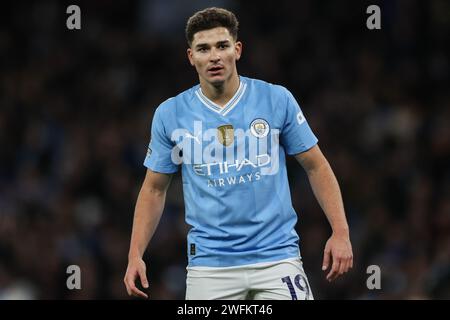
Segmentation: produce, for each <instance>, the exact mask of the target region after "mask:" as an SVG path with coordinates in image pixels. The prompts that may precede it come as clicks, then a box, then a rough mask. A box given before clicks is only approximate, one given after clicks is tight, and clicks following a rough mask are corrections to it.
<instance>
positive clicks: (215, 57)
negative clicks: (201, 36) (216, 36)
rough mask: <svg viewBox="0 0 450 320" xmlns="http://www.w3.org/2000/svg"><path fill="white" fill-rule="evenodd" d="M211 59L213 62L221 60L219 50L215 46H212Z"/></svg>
mask: <svg viewBox="0 0 450 320" xmlns="http://www.w3.org/2000/svg"><path fill="white" fill-rule="evenodd" d="M209 60H210V61H211V62H218V61H220V55H219V51H218V50H216V49H215V48H212V49H211V51H210V56H209Z"/></svg>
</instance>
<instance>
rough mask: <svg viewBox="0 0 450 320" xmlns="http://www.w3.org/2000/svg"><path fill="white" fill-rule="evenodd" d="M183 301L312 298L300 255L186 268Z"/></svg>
mask: <svg viewBox="0 0 450 320" xmlns="http://www.w3.org/2000/svg"><path fill="white" fill-rule="evenodd" d="M186 269H187V271H188V272H187V279H186V300H216V299H219V300H243V299H254V300H313V299H314V297H313V294H312V292H311V287H310V286H309V283H308V278H307V277H306V274H305V271H304V270H303V263H302V261H301V259H300V258H291V259H286V260H281V261H275V262H264V263H257V264H251V265H245V266H238V267H225V268H212V267H187V268H186Z"/></svg>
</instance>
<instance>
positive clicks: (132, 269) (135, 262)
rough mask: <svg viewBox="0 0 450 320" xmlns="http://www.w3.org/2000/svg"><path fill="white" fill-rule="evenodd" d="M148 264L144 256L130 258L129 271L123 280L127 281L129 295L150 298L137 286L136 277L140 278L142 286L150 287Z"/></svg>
mask: <svg viewBox="0 0 450 320" xmlns="http://www.w3.org/2000/svg"><path fill="white" fill-rule="evenodd" d="M145 272H146V266H145V262H144V260H142V258H132V259H129V260H128V267H127V272H126V273H125V278H124V279H123V282H125V286H126V287H127V292H128V295H129V296H134V297H140V298H146V299H148V295H147V294H146V293H144V292H142V291H141V290H139V289H138V288H137V287H136V284H135V282H136V278H138V277H139V278H140V281H141V284H142V287H144V288H146V289H147V288H148V281H147V275H146V274H145Z"/></svg>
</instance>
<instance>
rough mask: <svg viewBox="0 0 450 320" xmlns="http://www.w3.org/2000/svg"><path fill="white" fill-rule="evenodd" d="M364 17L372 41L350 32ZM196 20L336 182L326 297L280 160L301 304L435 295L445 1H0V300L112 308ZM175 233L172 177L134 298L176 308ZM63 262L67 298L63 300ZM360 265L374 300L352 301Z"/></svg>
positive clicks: (447, 290) (179, 264)
mask: <svg viewBox="0 0 450 320" xmlns="http://www.w3.org/2000/svg"><path fill="white" fill-rule="evenodd" d="M69 4H78V5H79V6H80V7H81V27H82V28H81V30H79V31H69V30H67V29H66V18H67V17H68V15H67V14H66V12H65V11H66V8H67V6H68V5H69ZM369 4H378V5H379V6H380V7H381V12H382V29H381V30H374V31H370V30H368V29H367V28H366V25H365V24H366V19H367V17H368V14H366V12H365V9H366V7H367V6H368V5H369ZM212 5H217V6H224V7H227V8H230V9H232V10H234V12H235V13H236V15H237V17H238V19H239V20H240V26H241V27H240V39H241V40H242V41H243V43H244V51H243V57H242V59H241V61H240V62H239V64H238V70H239V72H240V73H241V74H242V75H246V76H250V77H254V78H261V79H264V80H266V81H269V82H273V83H279V84H282V85H284V86H286V87H288V88H289V89H290V90H291V91H292V92H293V93H294V95H295V96H296V97H297V99H298V101H299V102H300V104H301V106H302V108H303V111H304V113H305V115H306V116H307V118H308V120H309V123H310V125H311V126H312V128H313V130H314V131H315V133H316V134H317V135H318V137H319V141H320V146H321V147H322V150H323V151H324V153H325V155H326V156H327V157H328V159H329V160H330V163H331V164H332V167H333V168H334V171H335V173H336V175H337V177H338V180H339V182H340V185H341V189H342V192H343V197H344V202H345V207H346V213H347V216H348V219H349V223H350V230H351V239H352V243H353V250H354V255H355V261H354V269H353V270H352V271H351V272H350V273H349V274H347V275H346V276H345V277H343V278H342V279H339V280H337V281H336V282H334V283H332V284H329V283H327V282H326V281H325V279H324V278H325V277H324V275H323V274H322V271H321V270H320V266H321V261H322V251H323V248H324V245H325V241H326V239H327V237H328V236H329V232H330V230H329V227H328V224H327V222H326V218H325V216H324V214H323V213H322V211H321V210H320V208H319V206H318V204H317V202H316V200H315V198H314V197H313V195H312V192H311V190H310V187H309V184H308V182H307V180H306V179H305V175H304V173H303V170H302V169H301V167H300V166H299V165H298V164H297V163H296V162H295V160H293V159H292V158H291V159H289V163H288V164H289V173H290V176H289V179H290V182H291V190H292V197H293V201H294V205H295V208H296V210H297V211H298V212H299V214H300V219H299V223H298V226H297V229H298V231H299V233H300V237H301V250H302V254H303V258H304V263H305V269H306V272H307V274H308V275H309V280H310V283H311V285H312V288H313V290H314V293H315V297H316V298H318V299H395V298H398V299H416V298H419V299H436V298H447V299H448V298H450V170H449V160H450V126H449V125H448V121H449V119H450V108H449V107H450V91H449V88H450V81H449V80H450V79H449V70H450V69H449V41H448V39H450V3H449V2H448V1H444V0H433V1H418V0H391V1H374V2H364V1H358V2H350V1H312V0H302V1H281V0H280V1H272V2H267V3H264V2H260V1H258V2H256V1H245V2H244V1H242V2H238V1H230V0H223V1H183V0H176V1H165V0H154V1H135V2H128V1H123V0H122V1H114V2H113V1H74V2H70V3H68V2H67V3H66V2H64V1H39V2H38V1H36V2H28V1H23V2H19V1H9V2H5V3H2V11H1V21H0V25H1V28H0V57H1V58H0V299H15V298H24V299H100V298H101V299H121V298H127V295H126V290H125V287H124V285H123V276H124V272H125V269H126V264H127V251H128V246H129V240H130V232H131V224H132V217H133V210H134V204H135V201H136V197H137V193H138V191H139V187H140V185H141V183H142V180H143V177H144V174H145V168H144V167H143V165H142V162H143V159H144V156H145V153H146V149H147V144H148V141H149V128H150V123H151V119H152V116H153V112H154V110H155V108H156V107H157V106H158V104H159V103H161V102H162V101H164V100H165V99H166V98H168V97H170V96H173V95H175V94H177V93H178V92H180V91H182V90H185V89H187V88H189V87H191V86H192V85H194V84H196V83H197V78H196V73H195V70H194V69H193V68H191V67H190V66H189V64H188V62H187V59H186V56H185V49H186V43H185V40H184V26H185V21H186V19H187V17H188V16H190V15H191V14H192V13H193V12H194V11H196V10H197V9H201V8H204V7H207V6H212ZM186 232H187V226H186V225H185V223H184V217H183V199H182V189H181V183H180V175H179V174H178V175H177V176H176V177H175V179H174V180H173V182H172V186H171V188H170V189H169V193H168V198H167V204H166V209H165V212H164V215H163V218H162V221H161V223H160V225H159V228H158V229H157V232H156V235H155V237H154V239H153V240H152V242H151V245H150V249H149V251H148V253H147V254H146V256H145V259H146V261H147V263H148V276H149V280H150V286H151V289H150V294H151V298H152V299H182V298H183V297H184V289H185V265H186V253H185V252H186V249H185V247H186V243H185V236H186ZM71 264H76V265H79V266H80V267H81V275H82V290H73V291H69V290H67V288H66V277H67V276H68V275H67V274H66V268H67V266H68V265H71ZM371 264H376V265H379V266H380V268H381V272H382V282H381V285H382V288H381V290H372V291H370V290H368V289H367V288H366V279H367V277H368V275H367V274H366V268H367V266H368V265H371Z"/></svg>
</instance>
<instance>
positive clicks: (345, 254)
mask: <svg viewBox="0 0 450 320" xmlns="http://www.w3.org/2000/svg"><path fill="white" fill-rule="evenodd" d="M295 158H296V159H297V161H298V162H299V163H300V164H301V165H302V167H303V168H304V169H305V171H306V173H307V175H308V179H309V182H310V184H311V187H312V190H313V192H314V195H315V197H316V199H317V201H318V202H319V205H320V206H321V208H322V210H323V211H324V212H325V215H326V216H327V219H328V221H329V223H330V225H331V228H332V230H333V233H332V235H331V237H330V238H329V239H328V241H327V243H326V245H325V250H324V258H323V265H322V270H327V269H328V267H330V265H331V269H330V271H329V273H328V275H327V280H328V281H333V280H334V279H336V278H337V277H339V276H340V275H342V274H344V273H346V272H347V271H348V270H349V269H350V268H352V267H353V252H352V245H351V242H350V236H349V227H348V224H347V219H346V217H345V211H344V205H343V202H342V196H341V191H340V188H339V184H338V182H337V179H336V177H335V175H334V173H333V170H332V169H331V166H330V164H329V163H328V161H327V159H326V158H325V156H324V155H323V153H322V151H321V150H320V148H319V146H318V145H316V146H314V147H313V148H311V149H310V150H308V151H306V152H303V153H300V154H297V155H296V156H295Z"/></svg>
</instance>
